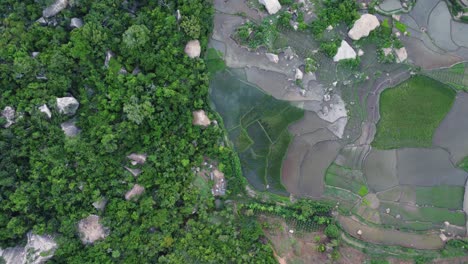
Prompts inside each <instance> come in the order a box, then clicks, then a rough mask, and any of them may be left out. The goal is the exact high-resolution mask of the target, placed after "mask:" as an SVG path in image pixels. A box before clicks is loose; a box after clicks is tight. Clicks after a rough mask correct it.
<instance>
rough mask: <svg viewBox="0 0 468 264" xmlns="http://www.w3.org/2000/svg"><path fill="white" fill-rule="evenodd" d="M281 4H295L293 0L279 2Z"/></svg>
mask: <svg viewBox="0 0 468 264" xmlns="http://www.w3.org/2000/svg"><path fill="white" fill-rule="evenodd" d="M279 2H280V4H281V5H290V4H292V3H294V1H293V0H279Z"/></svg>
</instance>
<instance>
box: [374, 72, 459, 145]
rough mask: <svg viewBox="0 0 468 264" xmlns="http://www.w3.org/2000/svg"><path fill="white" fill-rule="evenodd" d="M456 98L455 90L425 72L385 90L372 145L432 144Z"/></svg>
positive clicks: (381, 97) (381, 98) (381, 99)
mask: <svg viewBox="0 0 468 264" xmlns="http://www.w3.org/2000/svg"><path fill="white" fill-rule="evenodd" d="M454 100H455V91H453V90H452V89H450V88H449V87H448V86H446V85H444V84H442V83H440V82H438V81H435V80H433V79H431V78H429V77H426V76H421V75H420V76H415V77H412V78H411V79H409V80H408V81H406V82H404V83H402V84H400V85H398V86H396V87H394V88H390V89H387V90H385V91H383V92H382V94H381V96H380V115H381V118H380V121H379V122H378V124H377V134H376V136H375V140H374V142H373V143H372V145H373V146H374V147H376V148H378V149H395V148H401V147H430V146H431V145H432V136H433V134H434V131H435V129H436V128H437V127H438V126H439V124H440V122H441V121H442V120H443V118H444V117H445V116H446V114H447V113H448V112H449V111H450V108H451V107H452V104H453V102H454Z"/></svg>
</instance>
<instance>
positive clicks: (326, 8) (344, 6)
mask: <svg viewBox="0 0 468 264" xmlns="http://www.w3.org/2000/svg"><path fill="white" fill-rule="evenodd" d="M320 3H321V4H322V5H323V6H322V7H317V10H319V12H318V14H317V16H318V18H317V19H316V20H314V21H313V22H312V23H311V30H312V33H313V34H314V35H315V36H316V37H318V38H321V37H322V35H323V31H324V30H325V29H326V28H327V27H328V26H329V25H332V26H336V25H338V24H339V23H345V24H346V25H347V26H351V25H352V24H353V23H354V21H355V20H357V19H358V18H359V17H360V15H359V13H358V4H357V2H356V1H354V0H343V1H335V0H323V1H320Z"/></svg>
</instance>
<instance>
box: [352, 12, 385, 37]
mask: <svg viewBox="0 0 468 264" xmlns="http://www.w3.org/2000/svg"><path fill="white" fill-rule="evenodd" d="M378 26H380V22H379V20H378V19H377V17H376V16H374V15H371V14H364V15H362V16H361V17H360V18H359V19H358V20H356V22H354V25H353V28H351V30H350V31H349V32H348V36H349V37H350V38H351V39H353V40H359V39H360V38H362V37H367V36H369V33H370V32H371V31H372V30H374V29H376V28H377V27H378Z"/></svg>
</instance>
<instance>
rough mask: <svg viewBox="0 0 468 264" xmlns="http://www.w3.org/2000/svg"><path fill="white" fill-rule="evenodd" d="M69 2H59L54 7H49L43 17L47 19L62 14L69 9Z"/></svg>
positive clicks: (43, 12) (44, 11)
mask: <svg viewBox="0 0 468 264" xmlns="http://www.w3.org/2000/svg"><path fill="white" fill-rule="evenodd" d="M67 5H68V0H57V1H55V3H53V4H52V5H50V6H48V7H47V8H46V9H44V10H43V11H42V16H43V17H45V18H48V17H52V16H55V15H57V14H58V13H60V11H62V10H63V9H65V8H67Z"/></svg>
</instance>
